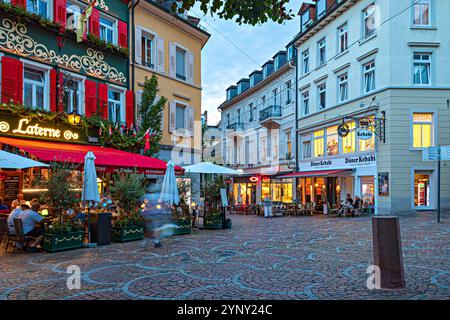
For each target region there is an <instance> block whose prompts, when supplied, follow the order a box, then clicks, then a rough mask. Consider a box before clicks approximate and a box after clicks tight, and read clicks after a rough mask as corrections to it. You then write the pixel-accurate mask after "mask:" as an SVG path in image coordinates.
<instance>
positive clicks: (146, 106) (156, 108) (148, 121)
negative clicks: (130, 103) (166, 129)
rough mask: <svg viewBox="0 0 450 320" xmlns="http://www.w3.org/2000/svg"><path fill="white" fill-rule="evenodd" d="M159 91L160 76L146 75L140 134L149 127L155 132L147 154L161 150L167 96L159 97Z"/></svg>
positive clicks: (140, 106) (140, 108) (140, 113)
mask: <svg viewBox="0 0 450 320" xmlns="http://www.w3.org/2000/svg"><path fill="white" fill-rule="evenodd" d="M157 93H158V78H157V77H156V75H153V76H152V77H151V78H148V77H145V82H144V90H143V92H142V101H141V104H140V105H139V115H140V117H141V125H140V128H141V129H140V132H139V136H144V134H145V132H146V131H147V129H149V128H150V129H152V130H153V132H154V135H153V136H152V137H151V139H150V150H147V152H146V154H147V155H152V154H155V153H158V152H159V142H160V141H161V138H162V130H161V125H162V115H163V112H164V106H165V105H166V103H167V99H166V98H165V97H159V99H158V97H157Z"/></svg>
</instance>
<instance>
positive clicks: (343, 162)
mask: <svg viewBox="0 0 450 320" xmlns="http://www.w3.org/2000/svg"><path fill="white" fill-rule="evenodd" d="M375 165H376V157H375V155H374V154H368V155H360V156H352V157H341V158H332V159H324V160H309V161H304V162H301V163H300V171H315V170H326V169H352V168H358V167H368V166H375Z"/></svg>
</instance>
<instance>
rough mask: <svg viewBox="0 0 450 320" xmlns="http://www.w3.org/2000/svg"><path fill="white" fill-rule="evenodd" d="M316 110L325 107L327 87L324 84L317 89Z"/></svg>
mask: <svg viewBox="0 0 450 320" xmlns="http://www.w3.org/2000/svg"><path fill="white" fill-rule="evenodd" d="M318 95H319V97H318V98H319V99H318V107H319V108H318V109H319V110H322V109H325V107H326V106H327V86H326V84H322V85H320V86H319V87H318Z"/></svg>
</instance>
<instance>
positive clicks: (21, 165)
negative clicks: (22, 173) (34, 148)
mask: <svg viewBox="0 0 450 320" xmlns="http://www.w3.org/2000/svg"><path fill="white" fill-rule="evenodd" d="M48 166H49V165H48V164H45V163H42V162H39V161H34V160H31V159H28V158H25V157H22V156H19V155H17V154H14V153H10V152H6V151H2V150H0V168H2V169H26V168H33V167H48Z"/></svg>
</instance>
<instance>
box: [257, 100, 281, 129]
mask: <svg viewBox="0 0 450 320" xmlns="http://www.w3.org/2000/svg"><path fill="white" fill-rule="evenodd" d="M280 120H281V106H278V105H272V106H269V107H267V108H265V109H263V110H261V111H260V112H259V122H261V124H262V125H263V126H265V127H267V128H269V129H275V128H278V127H279V126H280Z"/></svg>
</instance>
